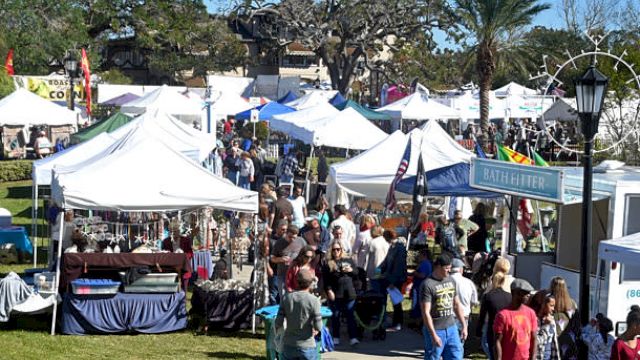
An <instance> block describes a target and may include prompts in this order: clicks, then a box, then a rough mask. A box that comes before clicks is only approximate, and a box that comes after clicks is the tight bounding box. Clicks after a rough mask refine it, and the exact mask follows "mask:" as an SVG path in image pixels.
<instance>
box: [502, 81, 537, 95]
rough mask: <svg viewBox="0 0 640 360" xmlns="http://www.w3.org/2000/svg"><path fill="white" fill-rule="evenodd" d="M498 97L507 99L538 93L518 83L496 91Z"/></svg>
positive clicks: (512, 83) (511, 83)
mask: <svg viewBox="0 0 640 360" xmlns="http://www.w3.org/2000/svg"><path fill="white" fill-rule="evenodd" d="M494 91H495V93H496V96H498V97H507V96H510V95H520V96H526V95H536V94H537V93H538V92H537V91H536V90H534V89H529V88H528V87H525V86H522V85H520V84H518V83H516V82H513V81H512V82H510V83H508V84H507V85H505V86H503V87H501V88H498V89H496V90H494Z"/></svg>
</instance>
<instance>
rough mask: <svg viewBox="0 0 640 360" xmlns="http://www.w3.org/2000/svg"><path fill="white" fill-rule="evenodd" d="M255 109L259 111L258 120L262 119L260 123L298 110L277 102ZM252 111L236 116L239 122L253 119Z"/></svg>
mask: <svg viewBox="0 0 640 360" xmlns="http://www.w3.org/2000/svg"><path fill="white" fill-rule="evenodd" d="M255 109H256V110H258V119H260V121H269V120H271V118H272V117H273V116H274V115H280V114H286V113H290V112H294V111H296V109H294V108H292V107H289V106H286V105H282V104H280V103H278V102H277V101H272V102H270V103H267V104H264V105H260V106H258V107H256V108H255ZM251 110H253V109H249V110H245V111H243V112H241V113H238V114H236V119H238V120H249V119H251Z"/></svg>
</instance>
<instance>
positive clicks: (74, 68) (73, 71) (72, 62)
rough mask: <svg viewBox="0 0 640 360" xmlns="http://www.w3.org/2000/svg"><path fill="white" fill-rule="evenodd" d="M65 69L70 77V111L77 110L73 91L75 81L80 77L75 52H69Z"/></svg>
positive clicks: (65, 61) (65, 60) (65, 59)
mask: <svg viewBox="0 0 640 360" xmlns="http://www.w3.org/2000/svg"><path fill="white" fill-rule="evenodd" d="M64 69H65V71H66V72H67V76H68V77H69V86H70V87H71V92H70V94H69V97H70V98H69V99H70V102H69V109H70V110H74V109H75V104H74V102H75V91H74V90H73V79H74V78H76V77H77V76H78V60H77V59H76V57H75V56H74V55H73V52H71V51H70V52H68V53H67V56H66V57H65V58H64Z"/></svg>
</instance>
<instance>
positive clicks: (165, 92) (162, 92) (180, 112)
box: [120, 85, 206, 128]
mask: <svg viewBox="0 0 640 360" xmlns="http://www.w3.org/2000/svg"><path fill="white" fill-rule="evenodd" d="M204 105H205V104H204V101H203V100H202V99H201V98H199V97H197V98H193V97H188V96H185V95H183V94H182V93H180V92H178V91H176V90H175V89H173V88H170V87H169V86H167V85H163V86H161V87H159V88H158V89H156V90H154V91H152V92H150V93H147V94H145V95H143V96H142V97H140V98H138V99H135V100H133V101H130V102H128V103H126V104H124V105H122V107H121V108H120V111H121V112H123V113H125V114H133V115H137V114H143V113H145V112H146V111H150V110H161V111H164V112H166V113H167V114H171V115H173V116H175V117H176V118H178V119H180V121H183V122H185V123H187V124H189V125H191V124H192V123H193V122H197V123H199V124H200V127H201V128H202V125H203V124H204V123H205V122H206V112H205V110H204V109H205V106H204Z"/></svg>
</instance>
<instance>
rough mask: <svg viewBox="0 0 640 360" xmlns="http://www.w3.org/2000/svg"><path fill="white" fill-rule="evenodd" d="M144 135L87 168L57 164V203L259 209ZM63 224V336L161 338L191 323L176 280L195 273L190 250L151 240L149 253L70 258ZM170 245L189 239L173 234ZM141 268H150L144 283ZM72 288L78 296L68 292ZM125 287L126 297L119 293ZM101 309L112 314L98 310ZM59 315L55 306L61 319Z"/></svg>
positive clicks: (123, 208)
mask: <svg viewBox="0 0 640 360" xmlns="http://www.w3.org/2000/svg"><path fill="white" fill-rule="evenodd" d="M142 135H143V134H142V133H141V132H139V131H135V129H133V130H131V131H130V133H128V134H126V135H125V136H124V137H123V139H121V140H119V142H118V143H117V145H119V146H111V147H109V148H108V149H107V151H105V152H103V153H101V154H99V155H97V156H96V157H94V158H92V159H90V160H89V161H87V162H85V164H83V165H82V166H70V167H65V168H60V167H55V168H54V169H53V181H52V185H51V187H52V198H53V200H54V201H55V203H56V204H58V206H60V207H61V208H63V209H84V210H92V211H96V210H102V211H111V212H114V211H116V212H117V211H119V212H132V211H134V212H140V213H142V214H145V213H149V212H165V211H178V210H188V209H197V208H200V207H204V206H210V207H213V208H217V209H224V210H230V211H242V212H250V213H255V212H256V211H257V208H258V196H257V193H255V192H252V191H248V190H244V189H241V188H238V187H235V186H234V185H232V184H231V183H230V182H228V181H227V180H224V179H222V178H219V177H217V176H215V175H213V174H211V173H209V172H208V171H206V170H205V169H204V168H203V167H202V166H200V165H199V164H197V163H195V162H193V161H191V160H190V159H188V158H186V157H185V156H183V155H182V154H180V153H179V152H177V151H176V150H174V149H173V148H172V146H171V145H170V144H168V143H166V142H164V141H163V140H162V139H160V138H158V137H156V136H154V135H153V134H145V135H146V136H142ZM149 157H157V158H160V159H162V166H158V165H157V163H156V162H153V161H148V158H149ZM167 169H169V170H167ZM113 174H130V176H126V175H124V176H123V175H118V176H113ZM63 221H64V220H63V219H62V217H61V218H60V228H61V229H63V230H61V231H60V235H59V238H58V242H57V246H58V250H57V252H58V257H57V258H58V261H57V263H56V276H55V283H56V285H55V288H59V289H60V290H61V291H62V294H63V299H64V305H63V307H62V319H63V324H62V331H63V332H65V333H70V334H81V333H120V332H123V331H126V332H130V331H135V332H147V333H155V332H165V331H173V330H178V329H181V328H184V327H185V326H186V298H185V294H184V292H183V291H182V290H180V289H184V284H181V283H180V282H179V281H178V282H176V280H177V279H183V280H186V279H187V278H188V277H189V276H190V275H191V270H192V267H191V262H190V261H189V260H188V258H187V256H186V254H185V253H168V252H159V251H158V250H157V249H156V247H155V246H154V245H152V242H151V241H150V242H149V243H147V245H142V246H141V248H142V249H143V250H145V251H143V252H142V253H93V254H87V253H66V254H64V257H63V256H62V250H63V249H62V247H63V236H64V234H63V233H64V226H63V225H64V224H63ZM139 240H140V241H143V240H144V238H140V239H139ZM171 240H172V241H179V242H182V239H175V238H174V237H173V236H172V237H171ZM169 245H171V244H169ZM180 245H182V244H180ZM163 248H164V247H163ZM169 248H171V247H169ZM173 249H177V247H173ZM139 268H144V269H147V270H146V273H143V275H145V276H140V277H139V278H138V276H137V275H136V274H140V272H139V271H138V270H136V269H139ZM119 271H124V272H125V275H124V276H125V277H124V278H122V281H121V282H123V283H124V284H121V282H119V281H117V280H114V278H113V276H110V275H108V274H112V275H113V274H114V273H116V272H119ZM129 273H131V274H132V275H129ZM163 274H164V275H163ZM61 275H62V276H61ZM80 275H81V276H82V278H80V279H75V278H76V277H78V276H80ZM119 276H123V275H122V274H119ZM131 277H133V279H130V278H131ZM125 279H130V280H131V281H125ZM141 281H142V282H141ZM167 281H168V282H170V283H167ZM69 284H71V290H72V292H68V291H65V290H68V289H69ZM121 285H123V287H122V288H123V289H124V292H121V291H119V290H120V288H121ZM98 308H101V309H105V308H109V309H112V310H110V311H107V312H103V313H99V312H97V311H96V309H98ZM56 312H57V307H56V306H54V319H55V316H56ZM140 314H144V316H141V315H140ZM134 315H135V316H134ZM96 316H98V317H99V318H96ZM54 332H55V321H54V322H53V323H52V334H53V333H54Z"/></svg>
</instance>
